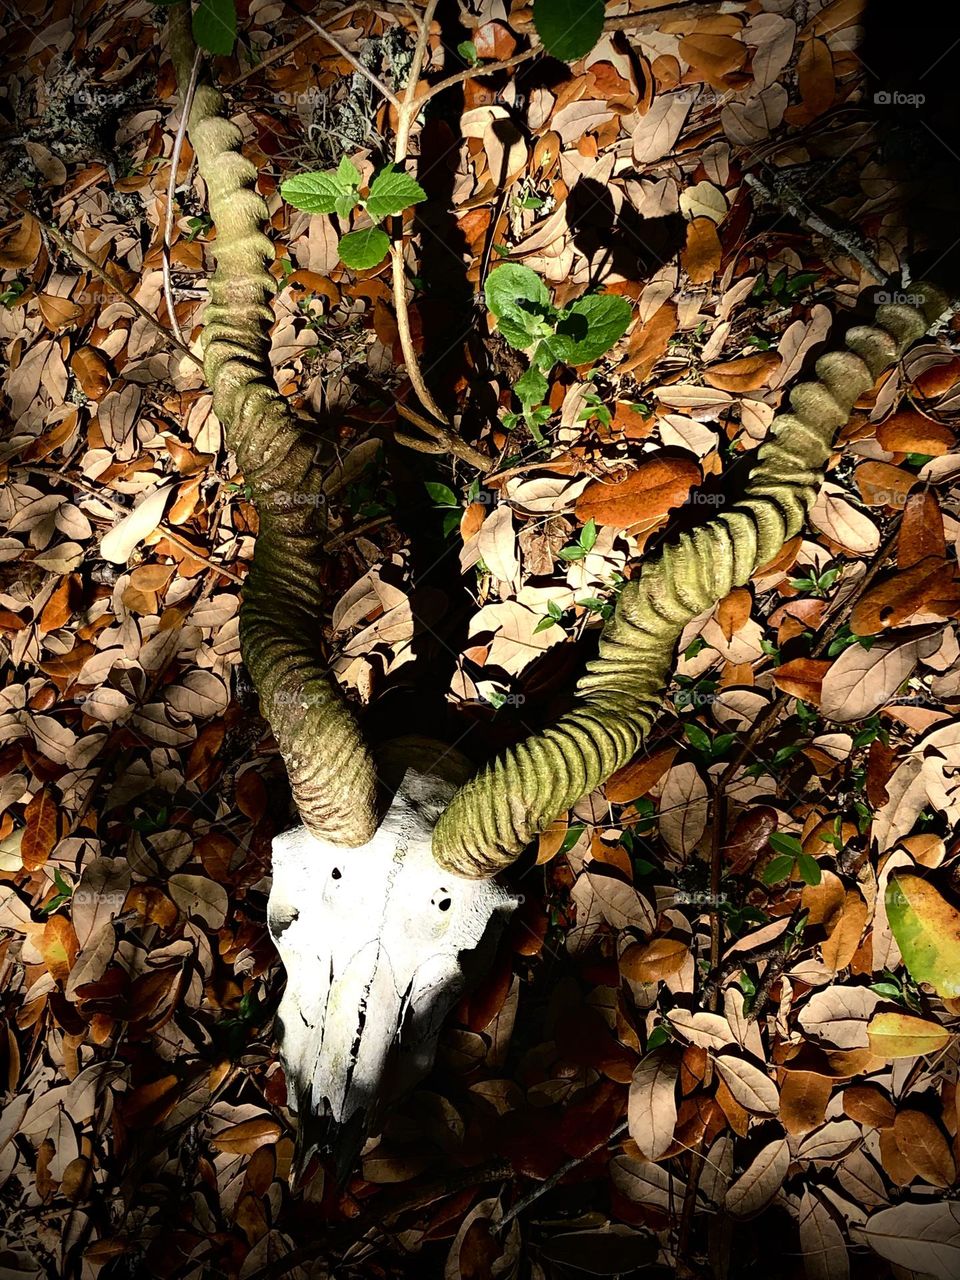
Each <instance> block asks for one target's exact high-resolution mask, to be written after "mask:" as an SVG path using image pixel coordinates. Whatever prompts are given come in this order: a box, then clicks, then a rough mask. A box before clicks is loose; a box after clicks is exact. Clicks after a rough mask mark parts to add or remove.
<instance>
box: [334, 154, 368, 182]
mask: <svg viewBox="0 0 960 1280" xmlns="http://www.w3.org/2000/svg"><path fill="white" fill-rule="evenodd" d="M362 176H363V175H362V174H361V172H360V170H359V169H358V168H357V166H356V165H355V164H354V163H353V161H352V160H351V159H350V157H349V156H344V157H343V158H342V160H341V161H340V163H339V164H338V165H337V177H338V178H339V179H340V182H341V183H342V184H343V187H344V190H348V189H349V188H350V187H359V185H360V179H361V178H362Z"/></svg>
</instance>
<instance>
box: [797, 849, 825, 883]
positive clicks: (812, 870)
mask: <svg viewBox="0 0 960 1280" xmlns="http://www.w3.org/2000/svg"><path fill="white" fill-rule="evenodd" d="M797 870H798V871H799V872H800V878H801V880H802V881H803V882H804V884H809V885H816V884H819V883H820V881H821V879H822V878H823V877H822V875H821V873H820V863H819V862H817V860H816V858H814V857H812V856H811V855H810V854H809V853H801V854H800V856H799V857H798V858H797Z"/></svg>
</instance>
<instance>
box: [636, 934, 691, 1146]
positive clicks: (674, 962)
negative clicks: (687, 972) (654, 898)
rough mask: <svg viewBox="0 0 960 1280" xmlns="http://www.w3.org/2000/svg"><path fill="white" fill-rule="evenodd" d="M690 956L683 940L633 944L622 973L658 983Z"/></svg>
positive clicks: (662, 938) (639, 979) (653, 940)
mask: <svg viewBox="0 0 960 1280" xmlns="http://www.w3.org/2000/svg"><path fill="white" fill-rule="evenodd" d="M689 954H690V948H689V947H688V946H687V944H686V942H684V941H683V939H682V938H669V937H659V938H651V939H650V941H649V942H632V943H631V944H630V945H629V946H628V947H627V949H626V950H625V951H624V952H623V954H622V955H621V956H620V961H619V963H620V972H621V973H622V974H623V976H624V977H625V978H627V979H629V981H630V982H657V981H659V979H661V978H669V977H670V975H671V974H674V973H677V972H679V970H680V969H682V968H683V966H684V964H685V963H686V959H687V956H688V955H689ZM652 1158H653V1157H651V1159H652Z"/></svg>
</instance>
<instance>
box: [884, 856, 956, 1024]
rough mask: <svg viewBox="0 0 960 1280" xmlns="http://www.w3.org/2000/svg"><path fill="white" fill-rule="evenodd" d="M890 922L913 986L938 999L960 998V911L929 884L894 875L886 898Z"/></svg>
mask: <svg viewBox="0 0 960 1280" xmlns="http://www.w3.org/2000/svg"><path fill="white" fill-rule="evenodd" d="M884 901H885V904H886V908H887V919H888V920H889V921H890V928H891V929H892V930H893V936H894V937H895V938H896V940H897V946H898V947H899V948H900V953H901V955H902V956H903V963H904V964H905V965H906V966H907V972H908V973H909V974H910V977H911V978H913V980H914V982H929V983H930V985H931V986H932V987H933V989H934V991H936V993H937V995H938V996H945V997H947V998H948V999H951V1000H953V999H956V998H957V997H958V996H960V911H958V910H957V908H956V907H955V906H954V905H953V904H952V903H951V902H948V901H947V899H946V898H945V897H944V896H943V895H942V894H941V893H940V891H939V890H938V889H937V888H936V887H935V886H934V885H933V883H932V882H931V881H930V880H927V879H926V877H924V876H919V875H914V874H912V873H910V872H909V871H894V872H893V874H892V875H891V876H890V879H889V880H888V882H887V890H886V894H885V896H884Z"/></svg>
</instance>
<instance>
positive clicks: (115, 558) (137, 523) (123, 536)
mask: <svg viewBox="0 0 960 1280" xmlns="http://www.w3.org/2000/svg"><path fill="white" fill-rule="evenodd" d="M171 493H173V488H172V486H171V485H170V484H161V485H158V486H157V488H156V489H154V490H152V491H151V492H150V493H148V494H147V496H146V497H145V498H144V499H142V501H141V502H140V503H139V504H138V505H137V506H136V507H134V509H133V510H132V511H131V512H129V514H127V515H125V516H124V517H123V519H122V520H120V521H119V522H118V523H117V524H115V525H114V526H113V528H112V529H110V530H108V531H107V532H106V533H105V534H104V535H103V538H102V539H101V540H100V554H101V556H102V557H103V558H104V560H110V561H112V562H113V563H114V564H126V563H127V560H128V559H129V558H130V555H131V554H132V552H133V550H134V548H135V547H138V546H139V545H140V543H141V542H142V541H143V540H144V538H146V537H147V536H148V535H149V534H151V533H153V531H154V529H156V527H157V525H158V524H159V523H160V521H161V520H162V519H163V512H164V508H165V507H166V505H167V500H168V499H169V497H170V495H171Z"/></svg>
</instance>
